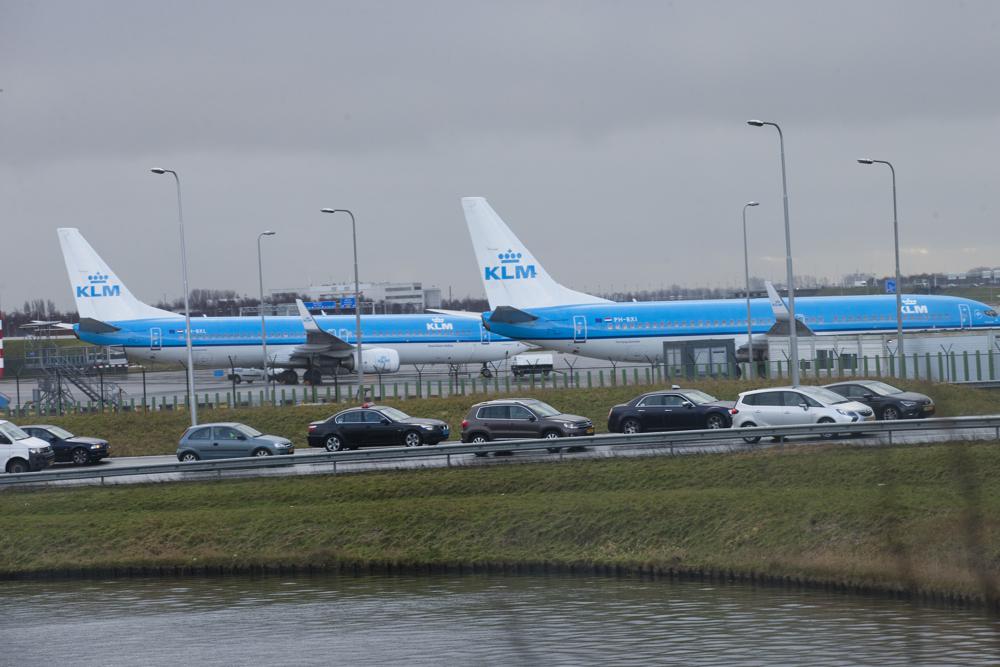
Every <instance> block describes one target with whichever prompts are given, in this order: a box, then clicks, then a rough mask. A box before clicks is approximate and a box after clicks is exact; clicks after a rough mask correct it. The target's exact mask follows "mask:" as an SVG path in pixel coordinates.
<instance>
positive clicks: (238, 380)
mask: <svg viewBox="0 0 1000 667" xmlns="http://www.w3.org/2000/svg"><path fill="white" fill-rule="evenodd" d="M241 382H243V378H241V377H240V376H239V375H234V376H233V384H240V383H241Z"/></svg>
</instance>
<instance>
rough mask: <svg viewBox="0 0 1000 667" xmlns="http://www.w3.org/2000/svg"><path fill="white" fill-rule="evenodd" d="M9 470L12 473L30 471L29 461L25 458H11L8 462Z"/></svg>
mask: <svg viewBox="0 0 1000 667" xmlns="http://www.w3.org/2000/svg"><path fill="white" fill-rule="evenodd" d="M7 472H9V473H11V474H17V473H22V472H28V462H27V461H25V460H24V459H11V461H10V462H9V463H8V464H7Z"/></svg>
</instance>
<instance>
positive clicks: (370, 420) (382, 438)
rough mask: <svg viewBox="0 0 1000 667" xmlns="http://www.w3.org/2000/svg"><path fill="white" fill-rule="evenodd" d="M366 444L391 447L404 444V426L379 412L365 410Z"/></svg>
mask: <svg viewBox="0 0 1000 667" xmlns="http://www.w3.org/2000/svg"><path fill="white" fill-rule="evenodd" d="M363 414H364V420H365V438H366V439H365V444H368V445H374V446H377V447H389V446H393V445H399V444H401V443H402V425H401V424H399V423H398V422H394V421H393V420H391V419H389V418H388V417H386V416H385V415H383V414H382V413H381V412H379V411H377V410H365V411H364V413H363Z"/></svg>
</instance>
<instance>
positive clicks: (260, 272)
mask: <svg viewBox="0 0 1000 667" xmlns="http://www.w3.org/2000/svg"><path fill="white" fill-rule="evenodd" d="M265 236H274V232H272V231H270V230H268V231H266V232H261V233H260V234H258V235H257V278H258V279H259V280H260V347H261V353H262V354H263V356H264V396H265V397H270V396H271V374H270V373H269V372H268V371H267V324H266V322H265V320H264V262H263V260H262V259H261V252H260V240H261V239H262V238H263V237H265Z"/></svg>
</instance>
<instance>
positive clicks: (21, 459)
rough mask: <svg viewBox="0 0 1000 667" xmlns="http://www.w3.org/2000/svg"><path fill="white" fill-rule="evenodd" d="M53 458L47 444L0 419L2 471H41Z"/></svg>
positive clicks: (0, 461)
mask: <svg viewBox="0 0 1000 667" xmlns="http://www.w3.org/2000/svg"><path fill="white" fill-rule="evenodd" d="M55 457H56V455H55V452H53V451H52V447H51V446H50V445H49V443H47V442H45V441H44V440H40V439H38V438H33V437H31V436H30V435H28V434H27V433H25V432H24V431H22V430H21V429H19V428H18V427H17V426H15V425H14V424H11V423H10V422H9V421H6V420H3V419H0V466H2V467H3V469H4V470H6V471H7V472H11V473H14V472H28V471H30V470H41V469H43V468H47V467H49V466H50V465H51V464H52V460H53V459H55Z"/></svg>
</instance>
